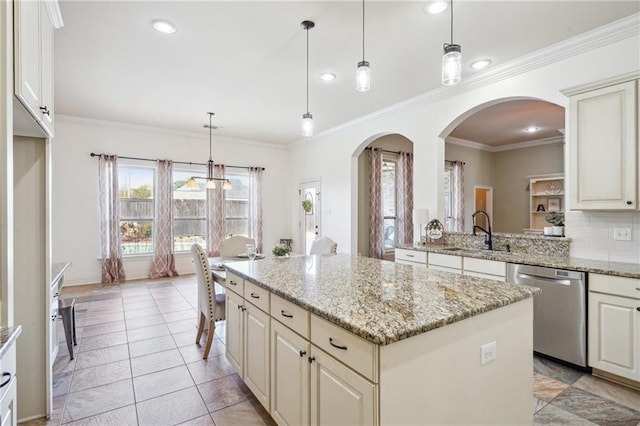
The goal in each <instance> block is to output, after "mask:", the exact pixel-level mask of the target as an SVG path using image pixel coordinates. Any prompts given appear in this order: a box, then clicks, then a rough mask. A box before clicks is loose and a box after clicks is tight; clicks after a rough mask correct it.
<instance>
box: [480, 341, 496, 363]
mask: <svg viewBox="0 0 640 426" xmlns="http://www.w3.org/2000/svg"><path fill="white" fill-rule="evenodd" d="M494 359H496V342H489V343H486V344H484V345H482V346H480V365H484V364H486V363H488V362H491V361H493V360H494Z"/></svg>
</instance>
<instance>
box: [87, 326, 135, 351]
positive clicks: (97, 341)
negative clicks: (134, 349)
mask: <svg viewBox="0 0 640 426" xmlns="http://www.w3.org/2000/svg"><path fill="white" fill-rule="evenodd" d="M123 343H127V333H126V332H124V331H117V332H115V333H109V334H99V335H97V336H92V337H85V338H83V339H80V341H79V342H78V345H79V346H80V352H86V351H92V350H95V349H102V348H106V347H109V346H116V345H121V344H123Z"/></svg>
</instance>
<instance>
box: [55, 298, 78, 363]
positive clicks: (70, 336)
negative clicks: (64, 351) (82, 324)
mask: <svg viewBox="0 0 640 426" xmlns="http://www.w3.org/2000/svg"><path fill="white" fill-rule="evenodd" d="M58 313H59V314H60V316H61V317H62V325H63V326H64V335H65V338H66V340H67V348H68V349H69V355H70V356H71V359H73V346H75V345H77V344H78V342H77V341H76V299H74V298H71V299H58ZM72 340H73V345H72V344H71V341H72Z"/></svg>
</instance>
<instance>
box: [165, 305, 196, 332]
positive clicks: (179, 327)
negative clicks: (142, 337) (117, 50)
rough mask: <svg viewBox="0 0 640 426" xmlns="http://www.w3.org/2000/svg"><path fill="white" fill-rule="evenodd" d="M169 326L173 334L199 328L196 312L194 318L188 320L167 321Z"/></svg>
mask: <svg viewBox="0 0 640 426" xmlns="http://www.w3.org/2000/svg"><path fill="white" fill-rule="evenodd" d="M194 312H195V311H194ZM167 327H169V330H170V331H171V334H176V333H183V332H185V331H191V330H197V329H198V328H197V327H198V322H197V321H196V317H195V314H194V316H193V318H187V319H186V320H182V321H173V322H170V323H167Z"/></svg>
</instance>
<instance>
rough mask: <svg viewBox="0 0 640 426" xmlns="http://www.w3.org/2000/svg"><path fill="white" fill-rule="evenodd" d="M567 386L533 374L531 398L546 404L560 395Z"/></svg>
mask: <svg viewBox="0 0 640 426" xmlns="http://www.w3.org/2000/svg"><path fill="white" fill-rule="evenodd" d="M568 387H569V385H568V384H566V383H563V382H560V381H558V380H554V379H552V378H551V377H547V376H543V375H542V374H538V373H533V396H535V397H536V398H538V399H541V400H543V401H546V402H551V401H552V400H553V398H555V397H556V396H558V395H560V393H562V391H564V390H565V389H566V388H568Z"/></svg>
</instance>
